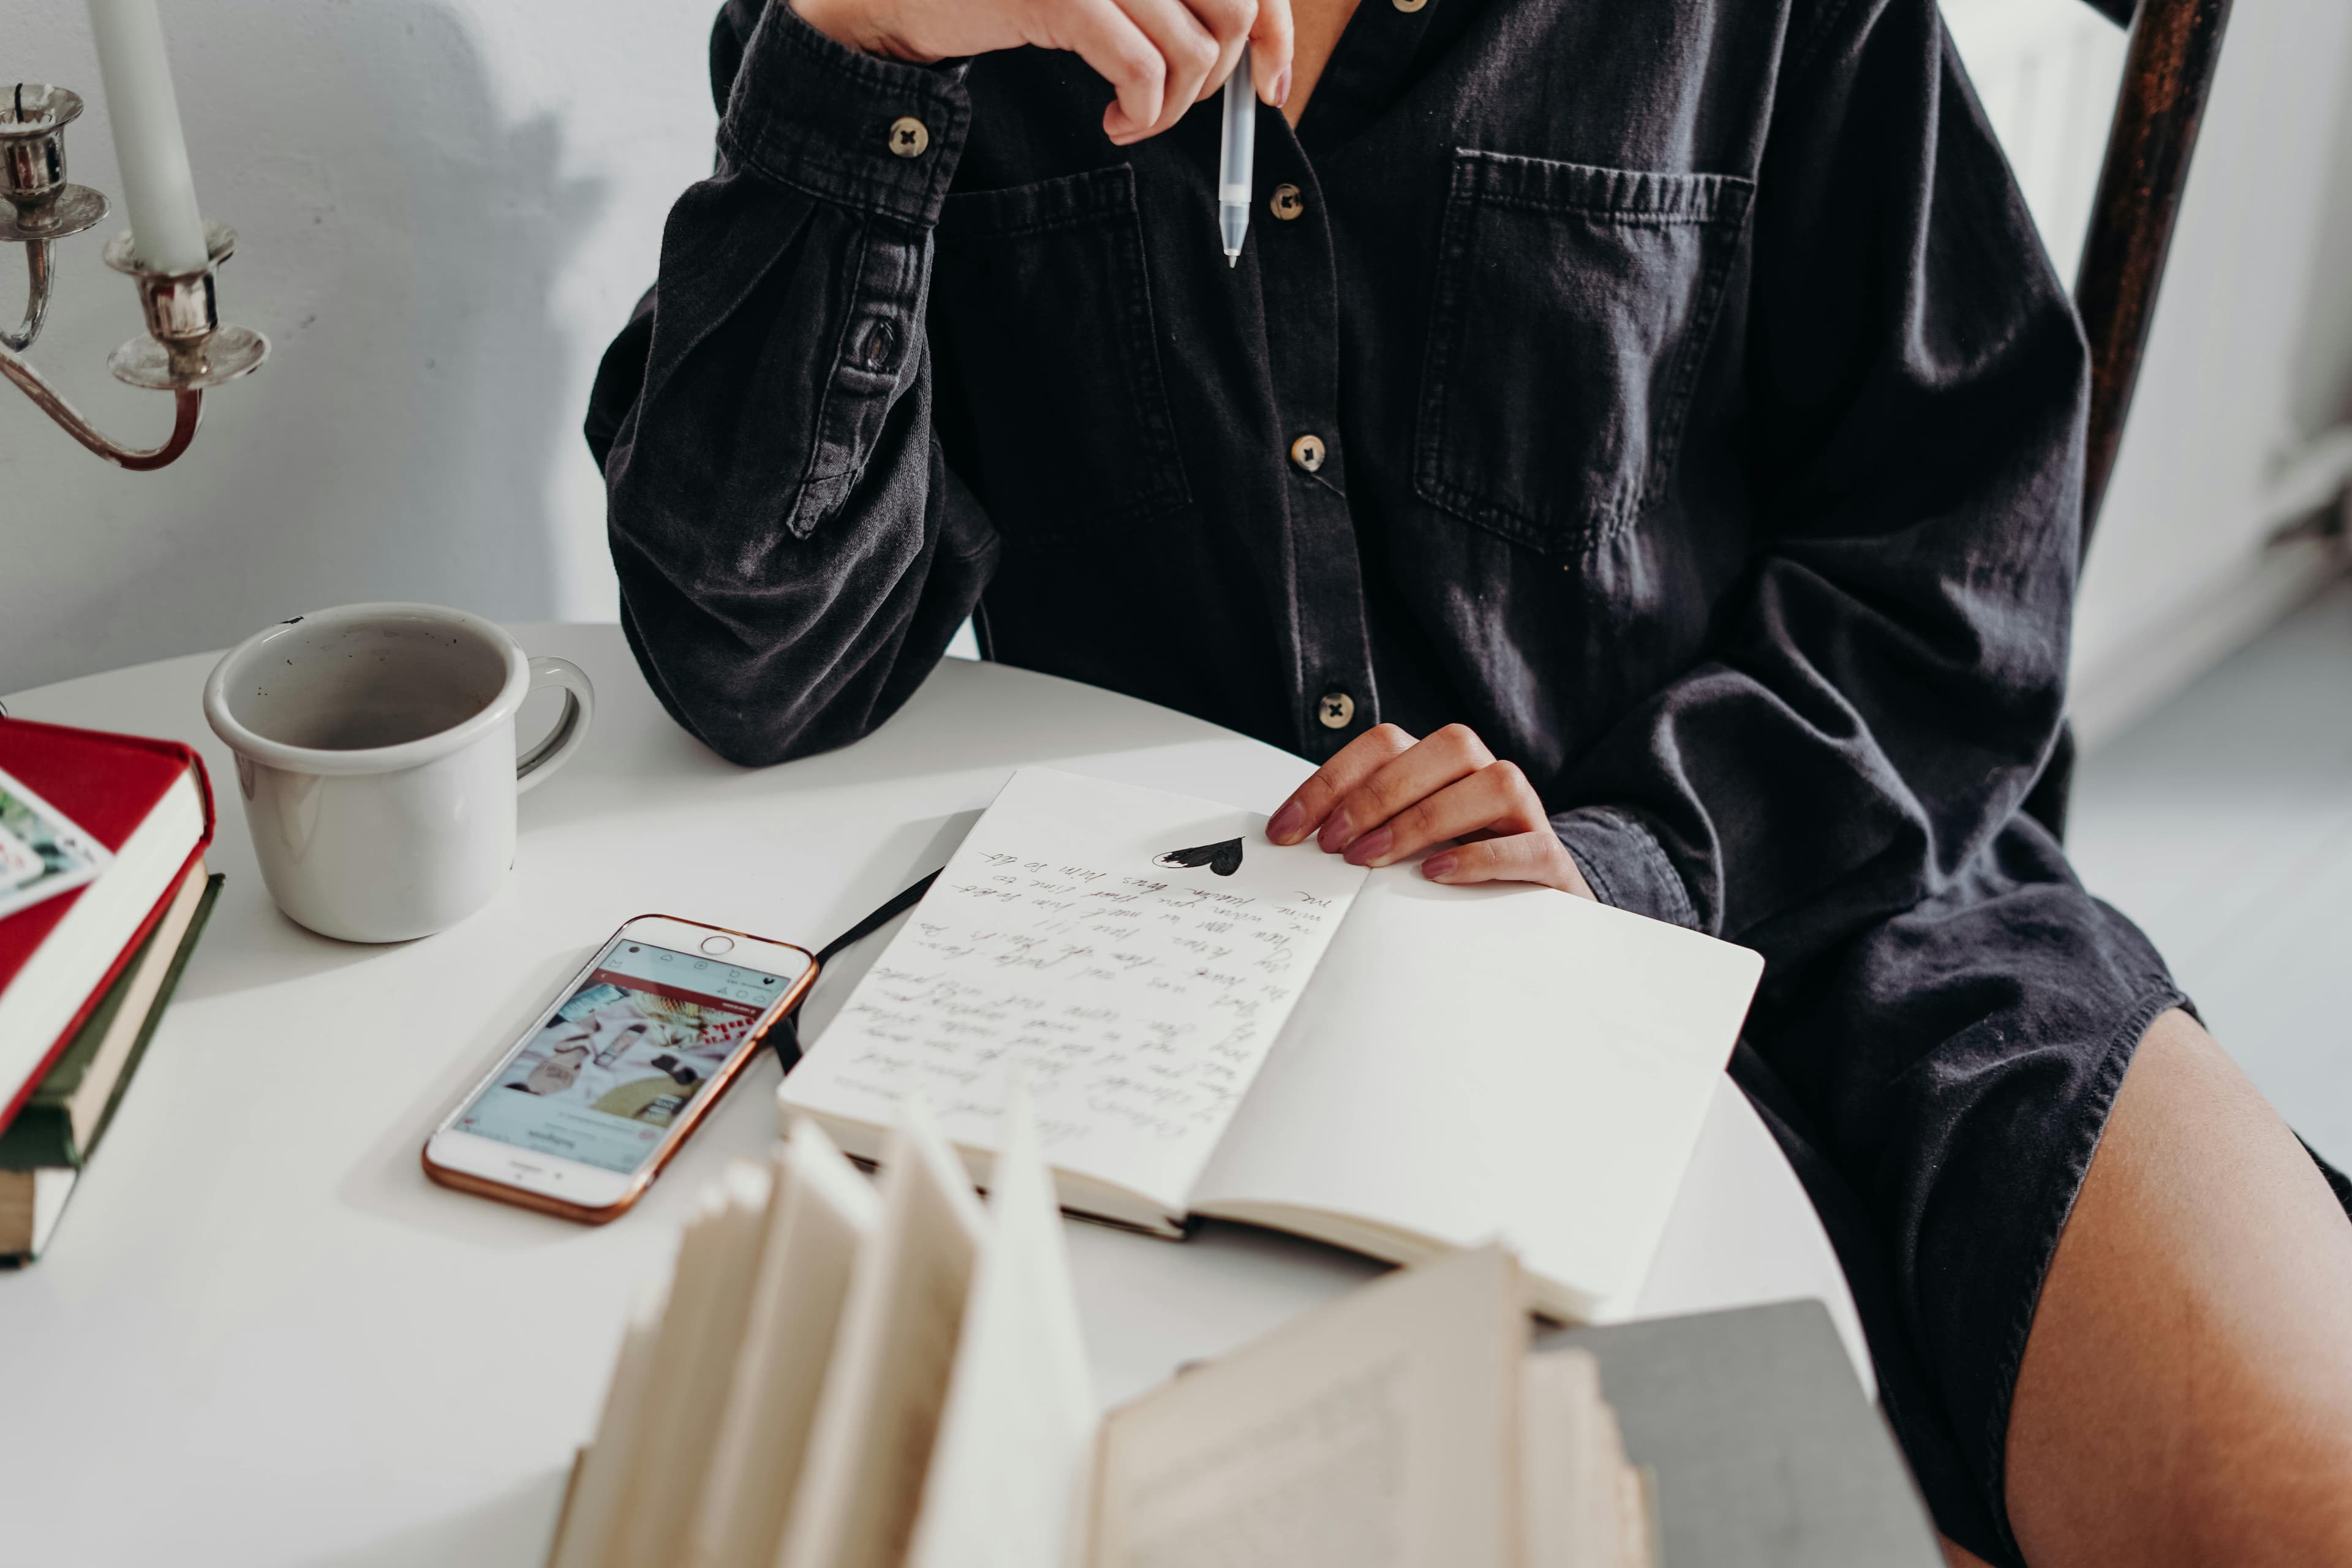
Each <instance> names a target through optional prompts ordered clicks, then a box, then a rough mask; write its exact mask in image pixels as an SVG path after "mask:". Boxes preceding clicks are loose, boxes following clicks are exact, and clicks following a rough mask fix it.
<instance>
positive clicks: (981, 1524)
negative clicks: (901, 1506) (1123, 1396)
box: [907, 1079, 1097, 1568]
mask: <svg viewBox="0 0 2352 1568" xmlns="http://www.w3.org/2000/svg"><path fill="white" fill-rule="evenodd" d="M988 1227H989V1234H988V1247H987V1250H986V1251H985V1252H984V1253H983V1254H982V1258H981V1261H980V1272H979V1275H978V1277H977V1278H975V1279H973V1280H972V1287H971V1305H970V1306H968V1307H967V1308H966V1309H965V1310H964V1321H963V1342H962V1343H961V1345H959V1346H958V1347H957V1350H956V1365H955V1378H954V1381H953V1383H952V1384H950V1387H949V1390H948V1403H947V1409H946V1411H945V1412H944V1413H943V1414H942V1415H941V1416H940V1436H939V1444H938V1446H937V1447H934V1448H933V1449H932V1450H931V1473H930V1479H929V1480H927V1481H925V1482H924V1484H923V1511H922V1517H921V1519H920V1520H919V1521H918V1523H917V1525H916V1527H915V1544H914V1550H913V1551H912V1552H908V1555H907V1563H908V1568H1056V1565H1057V1564H1059V1563H1063V1562H1064V1561H1065V1560H1066V1553H1067V1550H1068V1547H1069V1544H1070V1531H1071V1524H1072V1510H1073V1508H1074V1507H1075V1505H1076V1501H1077V1496H1078V1489H1079V1484H1080V1481H1081V1479H1082V1478H1083V1477H1084V1475H1085V1473H1086V1468H1087V1452H1088V1450H1089V1449H1090V1448H1091V1447H1093V1444H1094V1435H1095V1423H1096V1416H1097V1410H1096V1406H1095V1393H1094V1373H1093V1371H1092V1369H1091V1368H1089V1367H1088V1365H1087V1349H1086V1341H1085V1339H1084V1337H1083V1336H1082V1335H1081V1334H1080V1332H1079V1330H1078V1300H1077V1291H1076V1287H1075V1286H1074V1285H1073V1284H1072V1283H1071V1281H1070V1261H1069V1258H1068V1256H1067V1255H1066V1252H1065V1251H1064V1248H1063V1245H1062V1212H1061V1209H1060V1207H1059V1206H1058V1205H1056V1204H1055V1198H1054V1177H1053V1173H1051V1172H1049V1171H1048V1170H1046V1168H1045V1155H1044V1153H1043V1152H1042V1151H1041V1150H1040V1149H1039V1147H1038V1143H1037V1124H1036V1118H1035V1116H1034V1113H1033V1112H1032V1110H1030V1106H1029V1097H1028V1094H1027V1092H1026V1085H1025V1084H1024V1083H1023V1082H1022V1081H1020V1080H1018V1079H1016V1080H1015V1081H1014V1084H1013V1092H1012V1097H1011V1099H1010V1100H1009V1101H1008V1103H1007V1104H1006V1106H1005V1110H1004V1134H1003V1150H1002V1152H1000V1153H999V1154H998V1155H997V1158H996V1169H995V1179H994V1182H993V1184H992V1186H991V1188H990V1191H989V1194H988Z"/></svg>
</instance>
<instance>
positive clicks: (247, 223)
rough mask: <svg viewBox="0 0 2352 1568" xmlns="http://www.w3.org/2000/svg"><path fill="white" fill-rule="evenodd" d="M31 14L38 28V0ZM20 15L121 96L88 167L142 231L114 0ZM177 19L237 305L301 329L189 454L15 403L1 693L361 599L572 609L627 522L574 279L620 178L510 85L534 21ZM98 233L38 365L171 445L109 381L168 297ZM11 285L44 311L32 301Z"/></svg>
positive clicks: (177, 58) (211, 12) (392, 14)
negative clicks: (103, 456)
mask: <svg viewBox="0 0 2352 1568" xmlns="http://www.w3.org/2000/svg"><path fill="white" fill-rule="evenodd" d="M27 10H29V11H30V12H32V16H31V17H30V21H31V23H32V26H30V27H29V28H28V29H26V31H20V30H19V27H20V26H21V25H22V24H23V23H24V21H25V20H26V18H25V17H23V16H18V17H16V18H15V19H13V21H12V20H11V19H10V18H9V17H8V16H7V14H8V13H9V12H12V11H16V12H19V13H21V12H24V11H27ZM551 20H552V19H551V18H547V17H542V18H541V25H542V26H544V25H545V24H547V23H548V22H550V21H551ZM0 22H6V23H8V24H9V25H6V26H5V29H0V30H5V32H6V33H8V34H9V35H12V42H18V41H22V40H24V39H26V37H28V36H29V37H30V39H31V41H32V42H33V43H34V44H35V45H36V46H37V47H34V48H31V49H28V50H19V49H16V48H13V47H12V49H11V53H12V55H16V56H17V58H18V61H19V63H18V66H17V68H18V69H20V70H22V71H25V72H26V74H28V75H35V74H37V75H39V76H42V77H46V78H47V79H51V80H56V81H61V82H66V83H68V84H73V85H77V86H79V88H80V89H81V90H82V91H83V92H84V95H85V96H86V97H88V98H90V99H91V100H93V102H92V111H91V113H90V114H89V116H88V117H87V118H86V120H85V121H84V124H83V125H82V126H81V127H79V128H78V132H77V136H76V139H75V141H74V142H73V143H72V149H71V151H72V162H73V168H74V173H75V174H76V175H77V176H79V178H81V179H83V180H84V181H87V182H89V183H93V184H101V186H102V187H103V188H105V189H107V190H109V191H110V193H113V194H115V195H116V196H117V211H116V215H115V216H114V217H113V218H111V219H110V221H109V224H108V225H107V226H106V229H107V231H109V232H110V231H111V230H112V229H113V228H115V227H118V226H121V222H122V218H121V207H120V198H119V193H120V191H121V182H120V179H119V176H118V175H117V174H116V171H115V168H114V166H113V158H112V148H111V145H110V132H109V131H108V129H107V128H106V124H105V120H104V107H103V105H102V103H100V102H99V101H97V100H99V98H100V94H99V92H98V90H97V82H98V72H97V68H96V63H95V59H94V57H93V55H92V53H91V50H90V47H89V37H88V32H87V24H86V22H85V21H84V20H83V18H82V7H81V6H80V5H78V4H75V5H65V4H47V3H46V0H36V3H33V4H29V5H28V4H27V3H26V0H0ZM167 25H168V26H172V27H173V34H172V38H171V43H172V48H173V65H174V69H175V74H176V75H177V78H178V86H179V93H180V98H181V102H182V107H183V110H184V113H185V116H186V119H187V125H188V140H189V143H190V149H191V154H192V158H193V161H194V171H195V177H196V185H197V193H198V196H199V199H200V201H201V202H202V204H203V205H204V207H205V211H206V213H207V215H208V216H214V217H217V218H221V219H223V220H226V221H227V222H228V223H230V224H232V225H234V226H236V229H237V230H238V232H239V235H240V246H239V249H238V254H237V256H236V259H235V260H234V261H232V262H231V263H230V264H229V266H228V268H227V269H226V272H225V273H224V275H223V282H222V301H223V310H224V314H225V315H226V317H227V318H228V319H230V320H233V321H243V322H245V323H247V324H249V325H252V326H256V327H258V328H260V329H261V330H263V331H266V332H268V334H269V336H270V338H271V340H272V342H273V343H274V344H275V348H276V352H275V353H274V355H273V357H272V359H271V362H270V363H269V364H268V365H267V366H265V367H264V369H263V370H262V371H261V373H260V374H257V376H255V377H253V378H252V379H250V380H249V381H247V382H243V383H239V384H236V385H234V386H231V387H229V388H226V389H225V390H223V391H220V392H218V393H215V394H214V395H213V396H212V397H211V398H210V399H209V400H208V405H207V408H206V417H205V430H204V432H203V434H202V435H201V436H200V437H199V438H198V440H197V443H196V446H195V447H194V450H193V451H192V452H191V453H190V454H189V456H188V457H187V458H184V459H182V460H181V462H180V463H179V464H178V465H176V466H175V467H173V468H170V469H167V470H164V471H163V472H162V473H159V474H153V475H131V474H123V473H121V472H118V471H116V470H114V469H112V468H107V467H106V466H104V465H102V464H100V463H99V462H98V461H96V460H95V459H93V458H89V457H88V456H86V455H85V454H83V453H82V452H80V450H79V448H77V447H73V446H72V445H71V444H70V443H69V442H68V441H67V439H66V438H65V437H64V436H63V435H62V434H61V433H58V432H56V431H54V430H52V429H51V428H49V427H48V426H47V423H46V422H45V421H42V420H41V419H40V418H39V416H37V414H35V413H34V411H33V410H32V409H31V408H30V407H29V406H28V405H25V404H23V403H22V402H21V401H20V400H17V399H16V398H15V397H14V396H13V395H11V396H10V397H8V398H7V400H6V401H5V402H0V495H5V496H8V497H9V498H10V499H9V500H8V502H7V503H6V513H5V515H0V543H5V569H0V690H7V689H14V688H19V687H24V686H28V685H33V684H37V683H41V682H45V681H47V680H52V679H60V678H63V677H66V676H69V675H74V674H80V673H85V672H87V671H89V670H92V669H97V668H107V667H110V666H113V665H119V664H123V663H128V662H131V661H134V660H138V659H143V658H155V657H161V656H163V655H166V654H171V653H178V652H185V651H190V650H193V649H198V648H203V647H212V646H218V645H221V644H224V643H226V642H230V641H233V640H234V639H235V638H236V637H239V636H241V635H242V634H244V633H245V632H246V631H247V630H249V629H251V628H252V627H253V626H259V625H262V624H265V623H267V622H268V621H272V620H277V619H282V618H284V617H285V616H290V615H294V614H297V613H299V612H301V611H305V610H309V609H313V608H317V607H319V606H320V605H325V604H331V603H336V602H339V601H346V600H353V599H388V598H423V599H434V600H440V601H445V602H453V603H457V604H460V605H466V606H467V607H469V608H475V609H478V610H482V611H484V612H487V613H488V614H491V615H495V616H505V617H509V618H529V617H532V616H541V617H544V616H551V615H554V614H558V613H561V612H562V609H563V608H564V607H565V606H563V605H561V604H560V603H559V600H560V598H561V597H562V585H563V584H564V583H565V582H566V581H567V580H572V581H576V580H578V579H579V578H580V577H581V575H582V571H581V568H580V566H579V564H578V562H579V560H580V558H581V555H582V551H583V547H584V548H585V549H587V550H590V551H594V552H601V548H602V546H601V538H602V528H601V520H600V518H598V517H595V516H589V517H586V518H582V517H578V516H573V515H569V514H570V513H572V512H576V511H578V510H580V509H579V507H578V506H577V505H576V504H572V505H566V504H565V502H564V500H563V499H562V498H563V497H565V496H566V495H567V494H569V495H571V496H572V497H573V498H575V501H576V498H577V497H579V496H580V495H581V494H582V493H583V479H582V476H581V475H580V474H579V472H578V470H579V469H581V468H586V467H587V466H588V458H587V456H586V454H585V451H584V449H583V447H582V444H581V441H580V438H579V435H578V426H579V416H580V413H581V409H580V406H579V405H580V403H581V401H582V389H583V388H584V385H585V383H586V378H587V374H588V373H589V371H590V369H592V368H593V356H594V353H595V347H596V345H595V344H593V343H591V342H588V341H587V338H588V335H589V334H588V333H587V332H586V331H572V330H567V328H566V325H565V323H564V321H562V318H561V313H560V309H559V306H558V303H557V300H558V292H559V286H560V284H561V283H562V279H563V275H564V273H565V270H566V268H567V267H569V266H570V265H571V264H572V261H573V259H574V257H575V253H576V252H577V251H578V250H579V249H580V247H581V246H582V245H583V241H584V239H585V237H586V235H587V231H588V230H589V228H590V226H592V225H593V222H594V221H595V219H596V217H597V215H598V214H599V212H600V211H601V210H602V208H603V205H604V199H605V186H604V182H603V181H602V180H601V179H599V178H593V177H591V178H582V177H575V176H572V175H568V174H567V173H566V170H565V162H566V139H565V134H564V129H563V126H562V123H561V122H560V121H559V119H558V118H557V114H556V113H555V112H533V113H530V114H527V115H524V116H522V117H520V118H511V117H509V115H508V114H506V113H505V112H503V111H502V110H501V108H500V90H499V89H501V87H504V88H506V89H507V96H508V97H509V98H512V97H515V96H519V93H518V91H517V89H516V88H515V87H514V85H513V84H514V82H515V79H516V78H517V77H518V75H519V74H523V75H525V76H526V77H527V76H528V73H529V72H530V71H531V70H543V69H544V62H543V61H539V60H531V61H526V62H521V64H520V67H519V66H518V62H516V61H514V60H511V59H507V58H501V59H500V60H499V61H498V62H497V64H498V65H499V67H500V69H499V70H496V71H494V70H493V69H491V68H490V64H489V62H488V60H486V58H485V55H484V53H483V47H482V45H481V43H480V42H479V39H480V38H481V37H483V36H485V35H488V36H489V37H497V36H498V34H499V29H500V28H501V27H504V28H505V29H506V30H507V32H508V34H509V37H512V36H515V35H516V34H517V32H518V31H519V30H518V29H517V28H515V26H514V24H513V22H512V21H511V20H507V21H500V20H499V19H497V17H496V12H495V10H494V8H493V7H492V5H491V0H479V3H478V4H477V3H474V0H450V3H446V4H442V3H431V4H421V5H347V4H328V5H305V6H300V7H289V6H286V5H282V4H278V3H276V0H215V3H212V4H207V5H205V6H203V7H201V8H200V9H191V8H183V9H182V10H181V11H179V12H178V13H176V14H172V13H167ZM610 69H611V72H612V74H615V75H617V74H618V71H617V67H614V68H610ZM567 85H568V84H567ZM588 96H589V95H588V94H587V93H584V92H575V93H573V94H572V100H573V101H578V100H584V99H586V98H587V97H588ZM98 250H99V246H98V245H97V244H96V243H93V242H92V241H91V240H89V239H84V240H82V241H80V242H79V243H72V242H69V243H68V245H66V246H65V247H62V251H61V255H60V258H59V259H60V272H61V277H60V295H61V298H60V299H59V300H58V308H57V311H56V315H55V317H54V319H53V321H52V325H51V327H50V329H49V331H47V334H46V335H45V336H44V338H43V340H42V342H41V343H40V344H39V345H38V347H37V350H36V351H35V357H36V358H37V361H38V362H39V363H42V364H43V365H44V366H45V367H47V369H48V370H49V371H50V372H51V373H52V374H54V375H55V376H56V377H57V379H58V380H59V381H60V382H62V383H63V384H65V385H66V387H67V389H68V394H69V395H71V396H73V397H74V398H75V399H76V400H77V401H79V402H80V403H81V404H82V405H83V406H85V407H86V408H88V409H89V410H90V411H91V412H92V413H93V414H95V415H96V416H99V417H100V419H101V420H102V421H103V422H104V423H106V424H107V425H108V426H110V427H111V428H114V429H117V430H120V431H121V432H122V433H123V434H124V435H125V436H126V437H144V436H145V435H146V433H147V432H148V431H149V430H150V429H151V428H160V420H159V413H160V412H161V405H160V403H159V402H158V400H156V399H155V398H154V396H153V395H152V394H144V395H142V394H139V393H135V392H132V391H131V390H130V389H128V388H122V387H119V386H115V385H114V384H111V383H110V381H108V380H107V378H106V376H105V373H104V370H103V368H102V366H103V363H104V360H105V356H106V353H107V351H108V350H109V349H110V347H111V346H112V344H113V343H114V342H118V341H120V340H121V338H122V337H124V336H125V335H127V334H128V333H129V332H130V331H131V329H132V327H133V326H134V325H135V320H136V317H135V307H134V305H133V302H132V300H131V297H130V291H129V289H128V288H127V286H126V285H124V284H123V282H122V281H121V279H119V278H117V277H116V276H115V275H114V274H112V273H111V272H109V271H107V270H106V269H105V268H103V267H102V266H101V265H100V262H99V259H98ZM5 259H7V260H9V261H11V262H13V261H14V258H13V257H9V258H5ZM7 288H8V285H0V291H5V289H7ZM0 307H5V309H7V310H10V311H11V312H12V316H11V319H13V310H14V302H13V300H0ZM592 313H593V314H594V315H596V316H597V317H598V318H599V320H600V321H601V316H602V314H603V312H601V311H600V312H592ZM619 319H620V318H619V317H618V316H615V317H614V320H613V321H611V322H609V323H603V324H602V331H604V332H609V331H610V330H611V329H612V328H613V327H615V326H617V325H618V321H619ZM583 535H584V539H583ZM567 557H568V558H569V559H568V560H567ZM572 613H574V614H578V613H580V612H579V611H578V610H577V609H576V608H575V609H573V610H572Z"/></svg>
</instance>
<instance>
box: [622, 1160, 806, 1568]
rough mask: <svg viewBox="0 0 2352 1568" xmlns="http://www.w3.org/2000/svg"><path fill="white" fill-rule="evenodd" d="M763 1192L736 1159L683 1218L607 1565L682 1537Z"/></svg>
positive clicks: (742, 1296)
mask: <svg viewBox="0 0 2352 1568" xmlns="http://www.w3.org/2000/svg"><path fill="white" fill-rule="evenodd" d="M772 1195H773V1194H772V1193H771V1191H770V1187H769V1182H768V1174H767V1173H766V1172H765V1171H763V1170H761V1168H760V1167H759V1166H757V1165H754V1164H752V1163H750V1162H749V1161H743V1160H738V1161H735V1162H733V1163H730V1165H729V1166H728V1168H727V1171H726V1173H725V1175H724V1177H723V1179H722V1180H720V1181H719V1182H717V1183H714V1184H712V1185H711V1187H710V1189H709V1191H708V1192H706V1193H705V1194H703V1198H702V1203H701V1205H700V1206H699V1207H698V1210H697V1212H696V1214H695V1216H694V1218H693V1219H691V1220H689V1221H688V1224H687V1231H686V1235H685V1237H683V1239H681V1241H680V1242H679V1244H678V1253H677V1274H676V1276H675V1278H674V1279H673V1280H672V1282H671V1285H670V1293H669V1309H668V1310H667V1311H666V1312H664V1313H663V1314H662V1326H661V1331H660V1334H659V1335H658V1337H657V1338H656V1340H655V1342H654V1357H653V1370H652V1372H651V1373H650V1374H649V1381H650V1384H651V1389H650V1392H649V1394H647V1397H646V1407H645V1413H644V1415H643V1416H642V1418H641V1419H642V1427H643V1429H642V1432H641V1434H640V1436H639V1438H638V1442H637V1453H636V1458H635V1462H634V1464H633V1465H632V1466H631V1469H630V1476H629V1480H628V1490H627V1493H626V1497H625V1500H624V1502H623V1504H622V1510H621V1517H620V1518H619V1519H618V1520H617V1521H614V1522H615V1530H614V1542H613V1552H612V1555H611V1556H609V1557H608V1558H607V1559H606V1561H607V1562H608V1563H613V1564H615V1565H621V1564H636V1563H666V1562H667V1561H669V1560H670V1558H671V1557H672V1556H673V1555H674V1554H675V1553H676V1552H677V1551H678V1550H679V1548H680V1547H681V1546H682V1545H683V1544H684V1542H683V1539H682V1538H683V1537H684V1535H685V1533H686V1531H687V1530H688V1527H689V1526H690V1525H691V1524H692V1522H693V1510H694V1505H695V1501H696V1500H697V1499H698V1497H699V1496H700V1495H701V1491H702V1482H703V1478H704V1469H705V1466H706V1464H707V1463H708V1461H709V1457H710V1446H711V1444H712V1442H713V1441H714V1440H715V1439H716V1438H717V1436H718V1435H719V1405H720V1402H721V1399H722V1397H723V1391H724V1389H725V1387H726V1381H727V1375H728V1373H730V1371H731V1370H732V1369H733V1367H734V1365H735V1352H736V1350H737V1348H738V1347H739V1346H740V1344H741V1343H742V1336H743V1321H744V1319H745V1317H746V1316H747V1315H748V1314H749V1312H750V1310H751V1280H752V1273H753V1270H754V1269H755V1268H756V1267H757V1265H758V1261H759V1245H760V1237H761V1232H762V1231H763V1230H764V1229H765V1227H766V1219H767V1213H768V1205H769V1200H770V1198H771V1197H772Z"/></svg>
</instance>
